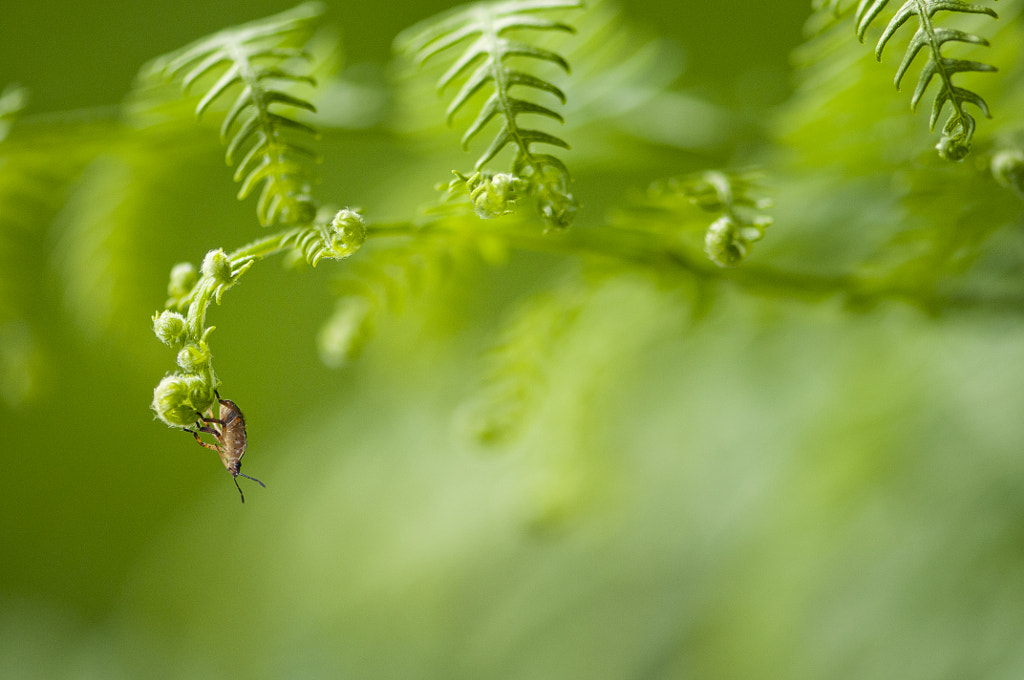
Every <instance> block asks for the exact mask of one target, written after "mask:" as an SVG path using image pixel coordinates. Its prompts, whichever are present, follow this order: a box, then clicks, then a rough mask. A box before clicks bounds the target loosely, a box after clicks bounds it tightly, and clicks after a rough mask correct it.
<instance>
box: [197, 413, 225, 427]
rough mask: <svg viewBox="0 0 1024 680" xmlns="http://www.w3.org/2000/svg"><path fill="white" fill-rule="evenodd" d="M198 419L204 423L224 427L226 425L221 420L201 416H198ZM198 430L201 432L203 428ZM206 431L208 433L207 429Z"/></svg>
mask: <svg viewBox="0 0 1024 680" xmlns="http://www.w3.org/2000/svg"><path fill="white" fill-rule="evenodd" d="M199 417H200V418H202V420H203V422H204V423H216V424H218V425H226V424H227V423H225V422H224V421H223V420H221V419H220V418H207V417H206V416H204V415H203V414H199ZM199 429H201V430H202V429H203V428H199ZM206 431H209V429H208V428H207V430H206Z"/></svg>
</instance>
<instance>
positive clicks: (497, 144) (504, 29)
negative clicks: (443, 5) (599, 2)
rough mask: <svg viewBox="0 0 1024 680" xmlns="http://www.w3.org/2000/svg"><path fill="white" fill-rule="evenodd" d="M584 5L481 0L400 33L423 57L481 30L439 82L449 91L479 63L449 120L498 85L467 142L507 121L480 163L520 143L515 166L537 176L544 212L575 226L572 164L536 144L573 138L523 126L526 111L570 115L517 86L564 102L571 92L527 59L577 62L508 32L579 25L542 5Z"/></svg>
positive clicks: (556, 0)
mask: <svg viewBox="0 0 1024 680" xmlns="http://www.w3.org/2000/svg"><path fill="white" fill-rule="evenodd" d="M580 7H582V3H581V2H579V1H578V0H508V1H502V2H492V3H477V4H474V5H469V6H466V7H464V8H459V9H457V10H455V11H454V12H453V13H449V14H446V15H443V16H442V17H440V18H438V19H432V20H428V21H427V22H425V23H424V24H420V25H417V26H414V27H413V28H412V29H410V30H409V31H407V32H405V33H403V34H402V35H400V36H399V37H398V39H397V40H396V46H397V47H398V49H399V50H400V51H402V52H405V53H407V54H410V55H413V56H414V57H415V59H416V61H417V62H418V63H420V64H422V63H424V62H426V61H427V60H429V59H431V58H432V57H434V56H435V55H438V54H440V53H442V52H444V51H446V50H448V49H449V48H451V47H453V46H455V45H457V44H459V43H461V42H462V41H464V40H466V39H468V38H474V39H473V41H472V42H471V43H470V44H469V46H468V47H467V48H466V49H465V50H463V52H462V54H461V55H460V56H459V57H458V58H457V59H456V60H455V61H454V62H453V63H452V64H451V66H450V67H449V68H448V70H447V71H446V72H445V73H444V74H443V75H442V76H441V78H440V80H439V81H438V90H440V91H443V90H444V89H445V88H446V87H448V86H449V85H451V84H452V83H453V82H455V81H456V80H458V79H460V78H461V77H463V76H464V75H465V74H466V73H467V72H469V71H470V69H471V68H473V66H474V65H476V69H475V70H474V71H472V73H470V74H469V75H468V77H466V79H465V82H464V83H463V85H462V87H461V89H460V90H459V91H458V93H457V94H456V95H455V97H454V99H452V101H451V103H450V104H449V106H448V111H447V116H448V122H449V123H451V121H452V120H453V118H454V117H455V115H456V114H457V113H458V112H459V111H461V110H462V109H463V108H464V107H465V105H466V104H467V102H469V100H470V99H471V98H472V97H473V96H474V95H475V94H476V93H478V92H480V91H481V90H483V89H484V88H485V87H487V86H490V87H491V88H493V92H492V93H491V95H490V96H489V97H488V98H487V100H486V102H485V103H484V105H483V107H482V108H481V109H480V112H479V114H478V115H477V117H476V119H475V120H474V121H473V122H472V123H471V124H470V126H469V129H467V130H466V132H465V134H464V135H463V137H462V144H463V146H464V147H465V148H468V146H469V143H470V141H471V140H472V139H473V138H474V137H476V135H477V134H479V133H480V132H481V131H482V130H483V128H484V127H486V126H487V124H488V123H490V122H491V121H492V120H493V119H494V118H500V119H501V120H502V124H501V128H500V129H499V130H498V133H497V134H496V135H495V137H494V138H493V140H492V141H491V144H490V146H488V147H487V149H486V150H485V151H484V152H483V154H482V155H481V156H480V157H479V159H478V160H477V162H476V169H477V170H482V169H483V167H484V166H485V165H486V164H487V163H489V162H490V161H491V160H493V159H494V157H495V156H497V155H498V154H499V153H501V151H502V150H503V149H504V148H505V147H507V146H510V145H512V146H514V147H515V149H516V156H515V160H514V161H513V163H512V173H513V174H514V175H515V176H517V177H520V178H523V179H525V180H527V181H528V182H529V186H530V188H531V193H532V194H533V196H534V198H535V200H536V203H537V207H538V209H539V211H540V213H541V215H542V216H543V218H544V219H545V220H546V222H547V223H548V224H549V225H550V226H552V227H566V226H568V225H569V223H570V222H571V221H572V218H573V216H574V215H575V212H576V202H575V200H574V199H573V197H572V194H570V193H569V191H568V187H569V179H570V177H569V170H568V168H567V167H566V165H565V163H564V162H563V161H562V160H561V159H560V158H558V157H557V156H555V155H554V154H551V153H539V152H537V151H535V150H534V149H533V146H534V145H535V144H547V145H550V146H555V147H560V148H562V149H568V148H569V144H568V142H566V141H565V140H563V139H562V138H560V137H557V136H555V135H553V134H550V133H547V132H544V131H542V130H538V129H532V128H527V127H523V126H522V125H521V124H520V123H519V118H518V117H519V116H520V115H521V114H536V115H540V116H543V117H546V118H551V119H553V120H556V121H558V122H562V116H561V114H559V113H557V112H556V111H554V110H553V109H551V108H549V107H548V106H546V105H543V104H539V103H537V102H535V101H532V100H529V99H524V98H522V97H517V96H514V95H513V93H512V88H513V87H517V86H518V87H522V88H530V89H532V90H535V91H540V92H544V93H547V94H548V95H551V96H554V97H555V98H556V99H558V100H559V101H560V102H561V103H563V104H564V103H565V100H566V98H565V93H564V92H563V91H562V90H561V89H560V88H559V87H557V86H556V85H554V84H553V83H551V82H550V81H549V80H546V79H544V78H542V77H540V76H537V75H535V74H533V73H530V72H529V70H527V68H526V66H525V65H523V62H522V60H523V59H532V60H538V61H541V62H548V63H551V64H555V65H556V66H558V67H559V68H561V69H562V70H563V71H565V72H566V73H568V72H569V63H568V62H567V61H566V60H565V59H564V58H563V57H562V56H560V55H559V54H557V53H555V52H552V51H550V50H547V49H543V48H540V47H536V46H534V45H530V44H528V43H525V42H521V41H520V40H517V39H512V38H510V37H508V35H507V34H508V33H510V32H513V31H518V30H543V31H564V32H568V33H572V32H574V29H573V28H572V27H571V26H569V25H568V24H565V23H563V22H560V21H554V20H550V19H545V18H542V17H538V16H536V13H537V12H542V11H547V10H566V9H578V8H580ZM471 190H472V188H471Z"/></svg>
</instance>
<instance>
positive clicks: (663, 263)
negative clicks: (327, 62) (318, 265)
mask: <svg viewBox="0 0 1024 680" xmlns="http://www.w3.org/2000/svg"><path fill="white" fill-rule="evenodd" d="M496 236H497V235H496V234H495V233H494V232H488V233H486V234H481V233H479V232H478V231H475V230H471V229H462V228H459V227H447V226H444V225H443V224H440V223H432V224H428V225H417V224H415V223H412V222H395V223H389V224H383V223H381V224H371V225H368V226H367V228H366V237H367V239H381V238H416V239H418V238H436V239H448V238H458V239H466V238H481V239H485V238H486V239H493V238H495V237H496ZM500 238H501V240H502V241H503V242H504V243H505V244H506V245H507V246H508V247H509V248H511V249H513V250H521V251H527V252H537V253H548V254H555V255H562V256H569V257H582V258H590V259H600V260H614V261H617V262H619V263H625V264H628V265H632V266H635V267H637V268H638V269H641V270H643V271H647V272H656V273H659V274H663V275H667V276H670V277H672V276H679V275H684V276H687V277H691V278H695V279H698V280H701V281H705V282H708V283H713V282H730V283H732V284H734V285H736V286H737V287H739V288H741V289H744V290H746V291H749V292H750V293H752V294H756V295H758V296H764V297H772V296H778V297H783V298H789V299H793V300H801V301H805V302H820V301H823V300H827V299H830V298H832V299H837V300H844V301H845V302H846V303H847V304H849V305H852V306H854V307H858V308H860V307H870V306H872V305H874V304H876V303H879V302H883V301H890V300H903V301H905V302H907V303H909V304H913V305H915V306H918V307H921V308H923V309H925V310H927V311H929V312H939V311H943V310H950V311H954V310H964V311H967V310H972V309H990V310H992V311H997V312H1007V313H1016V314H1024V292H1021V291H1010V292H1006V291H970V290H949V291H942V290H937V289H935V288H933V287H931V286H922V287H913V286H909V285H907V284H905V283H902V282H897V281H887V280H883V279H874V278H867V277H861V276H856V275H852V274H820V273H814V272H794V271H789V270H783V269H776V268H772V267H766V266H763V265H755V264H747V265H745V266H744V267H741V268H738V269H723V268H721V267H718V266H716V265H714V264H713V263H711V262H710V261H709V260H707V259H706V258H704V257H694V256H692V255H691V254H690V253H688V252H687V251H685V250H683V249H680V248H673V247H669V246H666V244H665V242H664V241H663V240H661V239H657V238H652V235H651V234H650V232H646V231H640V230H631V229H624V228H622V227H618V226H614V227H613V226H610V225H605V226H603V227H602V228H600V229H577V230H572V231H566V232H558V234H557V235H552V234H547V235H545V234H540V233H537V232H535V231H530V230H528V229H509V230H505V231H502V232H501V235H500Z"/></svg>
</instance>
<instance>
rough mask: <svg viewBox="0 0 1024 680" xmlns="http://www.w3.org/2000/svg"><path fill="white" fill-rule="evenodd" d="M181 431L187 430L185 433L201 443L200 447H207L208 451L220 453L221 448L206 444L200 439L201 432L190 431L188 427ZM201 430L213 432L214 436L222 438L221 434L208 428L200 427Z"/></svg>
mask: <svg viewBox="0 0 1024 680" xmlns="http://www.w3.org/2000/svg"><path fill="white" fill-rule="evenodd" d="M181 429H183V430H185V432H188V433H189V434H191V435H192V436H193V437H195V438H196V441H197V442H198V443H199V445H200V446H204V447H206V448H208V449H212V450H213V451H216V452H218V453H220V447H219V446H214V445H213V444H207V443H206V442H204V441H203V440H202V439H200V438H199V432H196V431H195V430H190V429H188V428H187V427H183V428H181ZM199 430H200V431H201V432H212V433H213V434H215V435H217V437H218V438H219V437H220V433H218V432H215V431H214V430H211V429H210V428H208V427H200V428H199Z"/></svg>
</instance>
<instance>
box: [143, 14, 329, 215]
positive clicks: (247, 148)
mask: <svg viewBox="0 0 1024 680" xmlns="http://www.w3.org/2000/svg"><path fill="white" fill-rule="evenodd" d="M323 11H324V6H323V5H322V4H321V3H317V2H308V3H305V4H302V5H299V6H298V7H296V8H294V9H292V10H289V11H287V12H283V13H281V14H278V15H275V16H272V17H269V18H267V19H263V20H260V21H254V22H252V23H249V24H245V25H243V26H239V27H237V28H231V29H227V30H224V31H221V32H219V33H215V34H214V35H211V36H209V37H208V38H204V39H202V40H199V41H197V42H195V43H193V44H191V45H189V46H187V47H184V48H182V49H181V50H178V51H176V52H173V53H171V54H168V55H165V56H163V57H161V58H159V59H157V60H156V61H155V62H154V63H153V64H152V65H150V66H149V67H148V68H147V69H146V71H145V72H144V75H145V76H146V77H152V76H153V75H157V76H160V77H164V78H180V79H181V82H182V87H183V88H184V89H185V90H186V91H188V90H190V89H191V88H192V87H193V86H194V85H195V84H196V83H198V82H200V81H203V80H205V79H207V78H209V77H211V76H212V75H214V74H219V76H218V77H217V80H216V81H214V82H213V84H212V85H211V86H210V87H209V89H208V90H206V92H205V94H204V95H203V97H202V98H201V99H200V100H199V103H198V104H197V105H196V115H197V116H202V115H203V114H204V113H205V112H206V111H207V110H208V109H210V108H211V106H212V105H213V104H214V103H215V102H217V101H218V100H220V99H221V98H222V97H225V96H227V92H229V91H231V90H233V89H238V90H239V91H238V94H237V95H236V96H235V99H234V103H233V104H232V105H231V108H230V109H229V110H228V112H227V114H226V115H225V117H224V121H223V123H222V124H221V127H220V136H221V139H222V140H223V141H224V142H225V143H226V144H227V154H226V160H227V162H228V164H229V165H236V164H237V165H236V168H235V181H236V182H241V183H242V187H241V189H239V191H238V198H239V199H242V198H245V197H247V196H248V195H249V194H251V193H252V192H253V190H255V188H256V187H258V186H259V185H260V184H262V185H263V188H262V190H261V192H260V196H259V200H258V202H257V207H256V212H257V215H258V216H259V219H260V223H262V224H263V225H264V226H268V225H272V224H276V223H282V224H309V223H310V222H311V221H312V220H313V217H314V216H315V215H316V203H315V201H314V200H313V198H312V196H311V195H310V191H311V183H312V178H311V176H310V174H309V171H308V168H307V166H308V164H309V163H310V162H312V161H314V160H316V157H317V156H316V153H315V152H313V151H312V150H311V149H309V148H307V147H306V146H305V145H303V144H302V143H301V142H299V141H297V139H296V138H297V137H302V136H307V137H308V136H315V135H316V131H315V130H314V129H313V128H312V127H310V126H309V125H308V124H306V123H304V122H302V121H300V120H298V119H297V118H296V113H297V112H299V111H309V112H315V111H316V107H315V106H313V104H312V103H310V102H309V101H308V100H307V99H304V98H302V97H300V96H297V95H295V94H292V93H291V92H290V91H289V90H288V89H285V88H288V87H290V86H295V85H308V86H314V85H316V81H315V80H314V79H313V78H312V76H310V75H308V74H305V73H302V72H301V70H300V64H301V62H303V61H308V60H309V59H310V55H309V54H308V53H306V52H304V51H303V49H302V47H303V46H304V45H305V44H306V43H307V42H308V41H309V40H310V38H311V37H312V35H313V31H314V29H315V27H316V22H317V20H318V19H319V18H320V16H321V15H322V14H323ZM236 86H238V87H236ZM239 88H240V89H239Z"/></svg>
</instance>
